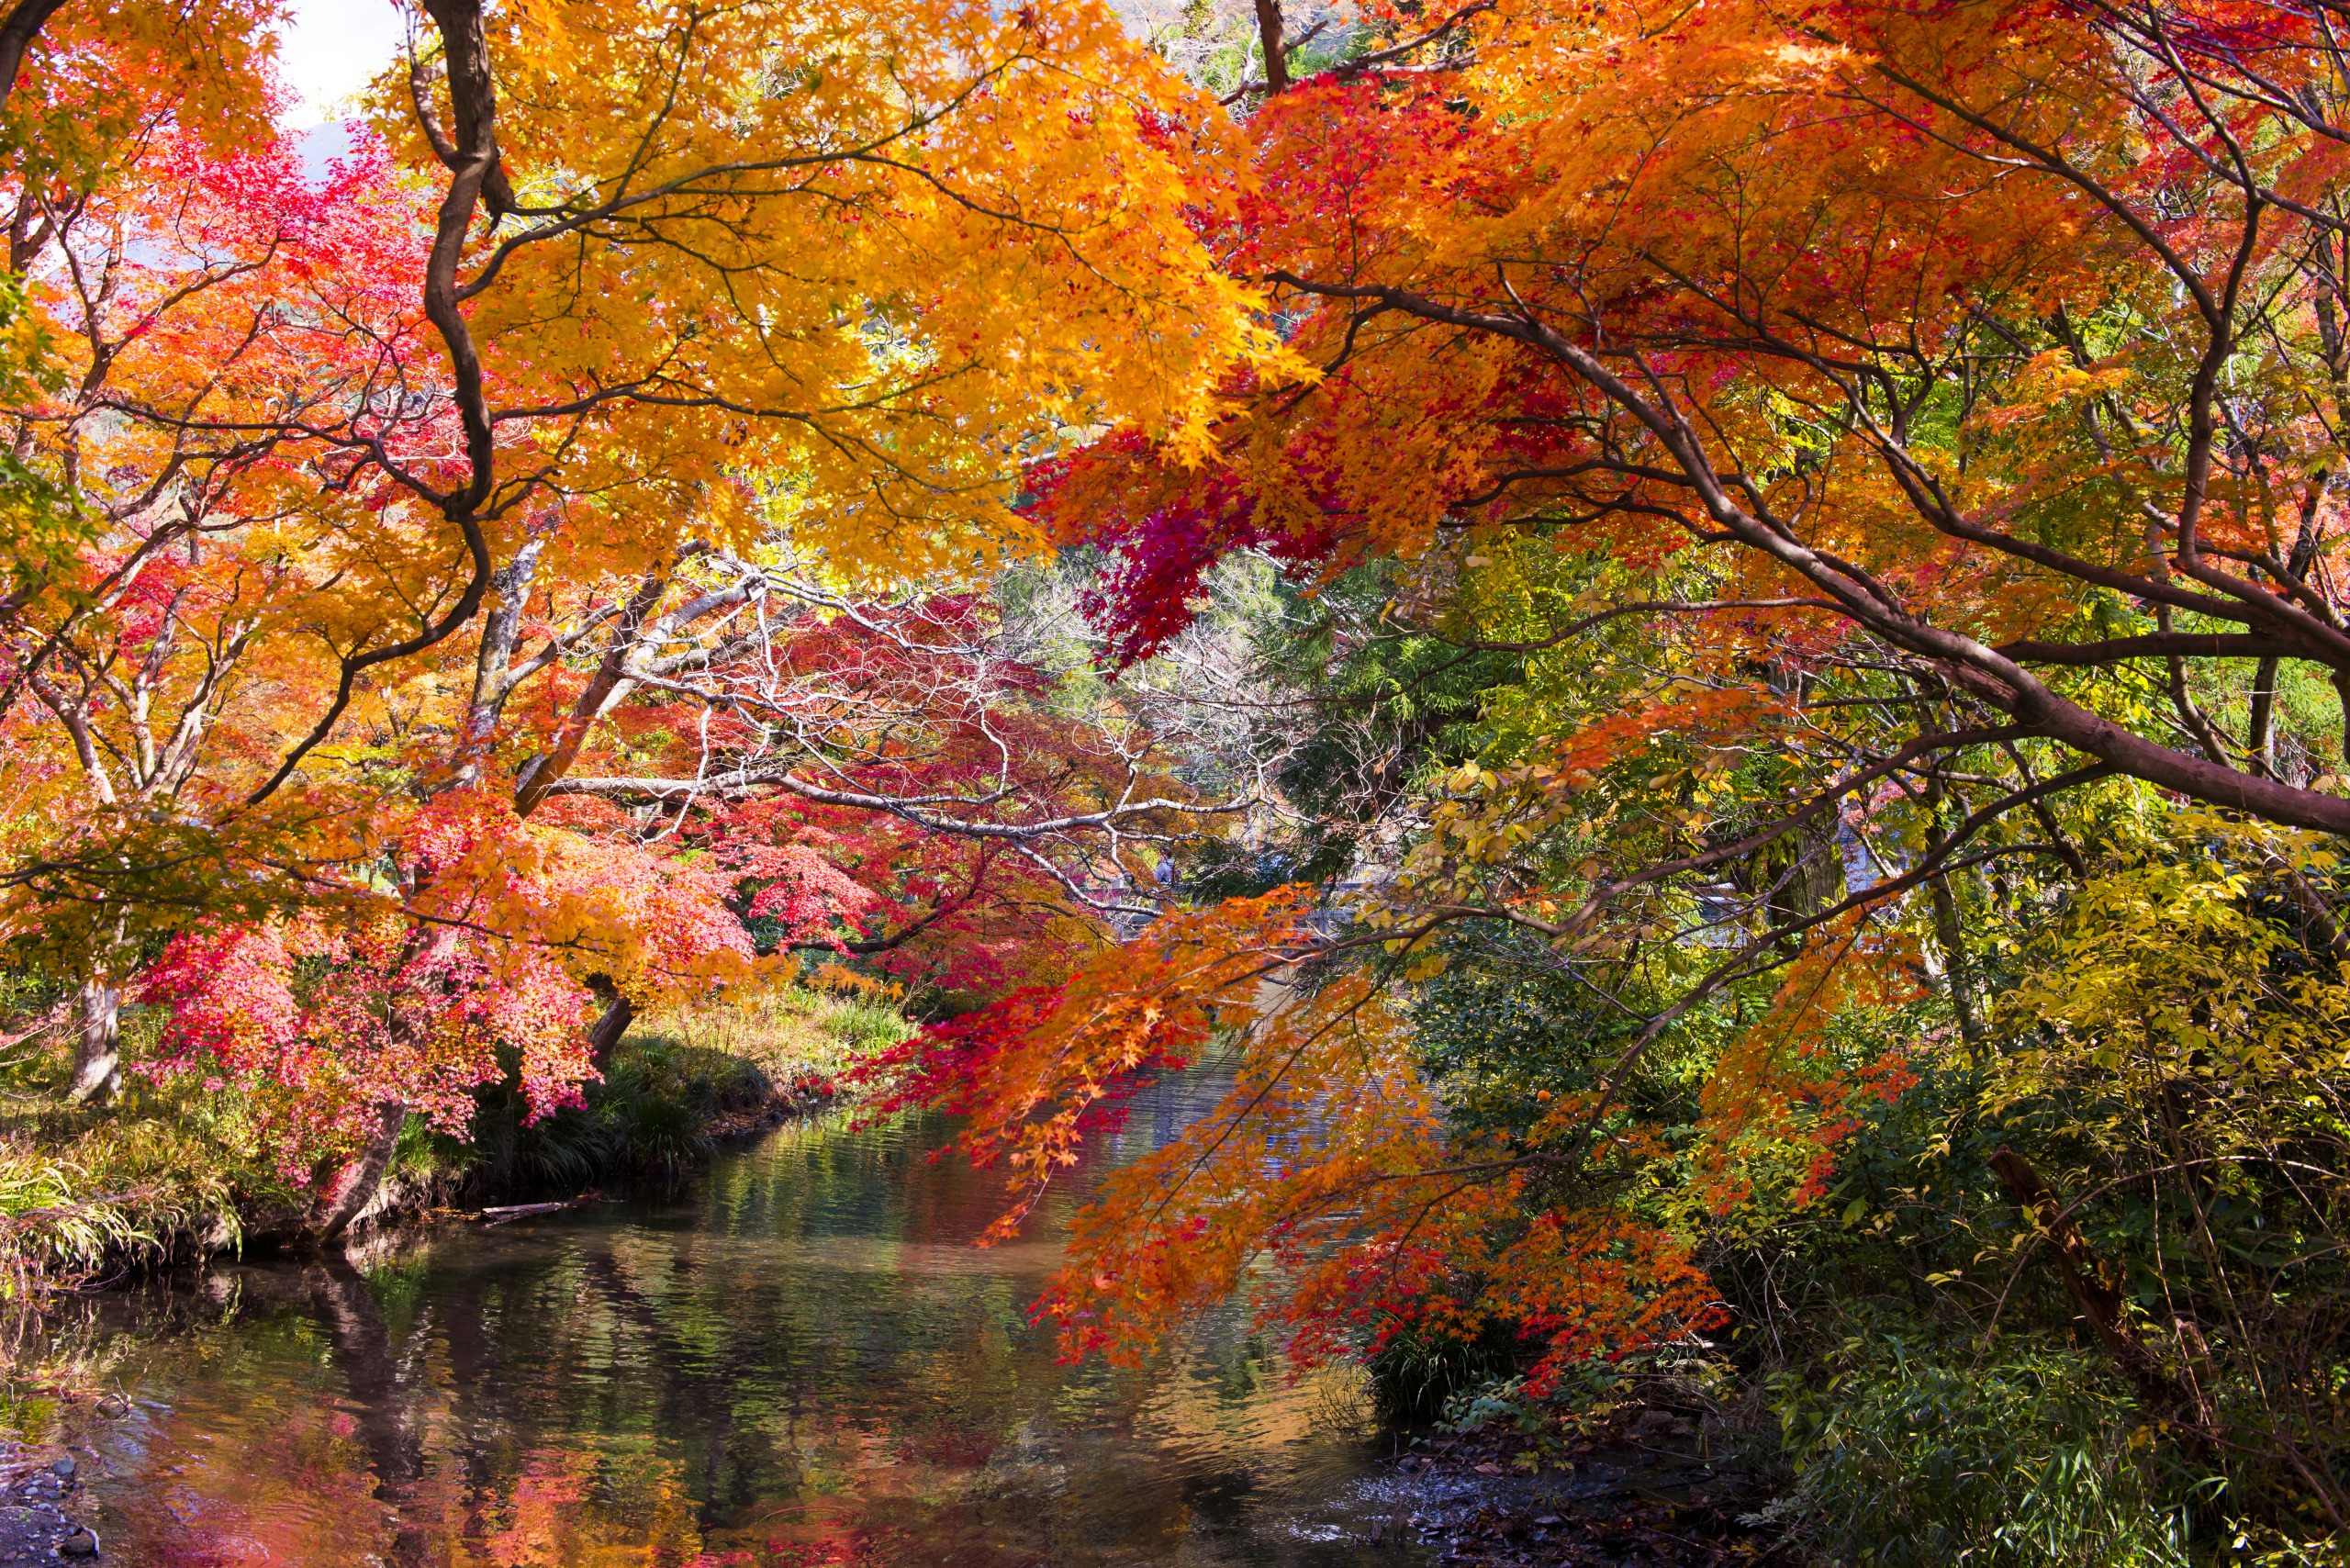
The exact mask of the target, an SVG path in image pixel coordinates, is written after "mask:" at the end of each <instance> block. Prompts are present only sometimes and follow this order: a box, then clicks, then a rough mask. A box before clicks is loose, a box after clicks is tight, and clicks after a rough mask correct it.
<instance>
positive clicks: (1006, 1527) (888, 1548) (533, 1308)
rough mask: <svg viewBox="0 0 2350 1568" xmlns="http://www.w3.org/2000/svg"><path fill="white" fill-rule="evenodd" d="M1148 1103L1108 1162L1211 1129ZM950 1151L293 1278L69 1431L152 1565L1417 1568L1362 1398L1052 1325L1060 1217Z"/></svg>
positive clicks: (729, 1185) (273, 1277)
mask: <svg viewBox="0 0 2350 1568" xmlns="http://www.w3.org/2000/svg"><path fill="white" fill-rule="evenodd" d="M1203 1092H1204V1088H1203V1087H1200V1086H1187V1085H1185V1084H1184V1083H1182V1082H1181V1081H1171V1082H1169V1083H1165V1084H1161V1085H1158V1086H1156V1087H1154V1088H1153V1089H1152V1090H1150V1091H1147V1092H1146V1093H1145V1094H1144V1096H1143V1097H1142V1100H1141V1103H1138V1104H1137V1106H1136V1116H1135V1119H1134V1121H1133V1122H1132V1124H1131V1125H1130V1126H1129V1127H1128V1129H1127V1130H1126V1131H1125V1133H1124V1134H1123V1135H1121V1136H1120V1137H1118V1138H1117V1139H1115V1140H1113V1142H1112V1143H1111V1144H1110V1145H1109V1146H1108V1147H1107V1148H1105V1153H1106V1154H1107V1156H1108V1157H1109V1158H1113V1159H1114V1158H1117V1157H1118V1156H1119V1155H1120V1154H1121V1153H1126V1154H1131V1153H1133V1152H1136V1150H1138V1149H1139V1148H1142V1147H1144V1146H1147V1144H1148V1143H1150V1142H1152V1141H1153V1140H1154V1139H1157V1138H1163V1137H1167V1136H1169V1134H1170V1133H1171V1132H1172V1130H1173V1128H1174V1127H1175V1126H1179V1125H1180V1124H1181V1121H1182V1119H1184V1117H1185V1115H1186V1114H1188V1112H1189V1111H1190V1110H1191V1108H1192V1105H1193V1104H1195V1103H1198V1096H1199V1095H1200V1094H1201V1093H1203ZM943 1136H944V1135H943V1129H941V1128H939V1127H937V1126H921V1127H912V1128H898V1129H890V1130H880V1131H868V1132H850V1131H846V1130H844V1129H843V1128H841V1127H839V1126H823V1125H814V1126H795V1127H787V1128H785V1129H783V1130H781V1131H780V1132H778V1133H777V1134H776V1135H775V1136H774V1137H771V1138H770V1139H768V1140H767V1141H766V1142H764V1143H763V1144H761V1145H760V1146H759V1147H757V1148H753V1149H750V1150H747V1151H744V1152H740V1153H734V1154H729V1155H726V1156H724V1157H722V1158H721V1159H719V1160H718V1162H717V1163H716V1164H715V1166H714V1167H713V1168H712V1169H711V1170H710V1171H709V1172H708V1173H707V1174H706V1175H705V1176H704V1177H703V1178H702V1179H701V1180H700V1181H699V1182H698V1183H696V1184H695V1185H694V1186H693V1187H692V1188H690V1189H689V1190H688V1191H687V1192H686V1193H684V1194H682V1195H680V1196H679V1197H677V1198H676V1199H673V1200H669V1201H666V1202H651V1201H647V1202H642V1203H638V1204H612V1205H608V1206H606V1207H604V1208H601V1209H593V1210H587V1211H581V1212H580V1213H577V1214H575V1215H565V1216H562V1217H560V1218H557V1219H555V1220H554V1221H551V1222H544V1223H541V1224H538V1225H536V1226H514V1227H511V1228H509V1229H507V1230H503V1231H489V1232H482V1231H476V1230H464V1231H455V1230H450V1231H443V1232H442V1233H439V1234H436V1235H431V1236H428V1237H422V1238H416V1239H413V1240H410V1241H408V1242H404V1243H400V1244H397V1245H396V1247H395V1248H394V1249H391V1250H389V1251H387V1252H386V1254H385V1255H384V1256H383V1257H382V1258H381V1259H379V1260H374V1261H373V1262H371V1263H369V1264H366V1265H364V1266H354V1265H353V1264H349V1263H344V1262H341V1261H337V1262H335V1263H332V1264H322V1263H318V1262H310V1263H301V1262H294V1261H288V1262H284V1263H263V1264H258V1265H252V1266H246V1267H235V1268H228V1269H222V1270H218V1271H214V1272H212V1273H211V1274H208V1275H207V1276H206V1277H205V1278H204V1280H203V1281H201V1282H200V1283H199V1284H198V1285H197V1286H196V1288H194V1289H178V1290H171V1291H166V1290H162V1289H161V1288H157V1289H151V1290H149V1291H147V1292H144V1293H141V1294H136V1295H132V1296H129V1297H125V1298H122V1299H121V1300H119V1301H117V1302H115V1303H111V1304H109V1305H108V1306H107V1308H106V1311H107V1314H108V1318H107V1325H106V1326H107V1327H108V1328H109V1329H111V1330H113V1331H116V1332H124V1333H129V1334H130V1335H133V1336H135V1337H136V1338H137V1349H136V1350H133V1351H132V1352H131V1354H130V1355H129V1357H128V1358H127V1359H126V1361H125V1362H124V1365H123V1372H122V1375H123V1377H124V1379H125V1382H126V1383H127V1385H128V1386H129V1391H130V1392H131V1394H133V1396H134V1401H135V1408H134V1411H133V1413H132V1414H131V1415H130V1416H129V1417H127V1418H123V1419H117V1420H104V1419H100V1418H97V1417H95V1416H90V1415H87V1414H82V1415H75V1416H72V1417H69V1418H68V1419H69V1427H68V1428H67V1429H64V1430H62V1431H61V1432H60V1433H58V1434H55V1435H58V1436H62V1437H64V1438H67V1439H70V1440H73V1441H74V1442H76V1443H77V1444H80V1443H87V1444H88V1445H90V1447H91V1448H93V1449H94V1450H95V1452H96V1455H97V1459H96V1461H95V1464H94V1465H93V1466H92V1467H91V1468H92V1469H93V1470H94V1471H95V1473H94V1474H93V1475H92V1476H91V1481H90V1492H91V1494H92V1495H93V1499H94V1501H95V1504H96V1507H95V1510H94V1511H92V1510H85V1511H88V1512H92V1514H93V1518H94V1519H95V1523H96V1524H97V1526H98V1528H99V1529H100V1531H101V1533H102V1536H103V1539H104V1540H105V1541H106V1549H107V1556H108V1558H109V1559H110V1560H111V1561H114V1562H135V1563H140V1564H153V1565H159V1568H161V1565H177V1568H196V1565H198V1564H203V1565H213V1564H223V1565H226V1564H246V1563H301V1564H364V1563H371V1562H382V1563H399V1564H411V1563H431V1564H443V1563H446V1564H467V1565H472V1564H484V1565H497V1568H522V1565H526V1564H562V1565H565V1568H575V1565H576V1568H588V1565H598V1564H607V1563H609V1564H622V1563H626V1564H663V1565H669V1564H675V1565H677V1568H687V1565H704V1564H707V1565H716V1564H722V1563H723V1564H738V1563H739V1564H744V1565H752V1564H756V1565H760V1568H767V1565H794V1568H798V1565H806V1564H819V1563H857V1564H864V1563H873V1564H896V1563H901V1562H902V1563H914V1562H923V1563H947V1564H968V1565H971V1568H982V1565H985V1568H995V1565H999V1564H1005V1565H1008V1564H1051V1565H1053V1568H1062V1565H1071V1568H1074V1565H1082V1564H1093V1563H1103V1564H1109V1563H1169V1564H1238V1563H1251V1564H1292V1565H1296V1568H1324V1565H1333V1568H1335V1565H1337V1564H1351V1563H1356V1562H1363V1563H1369V1562H1373V1561H1376V1562H1380V1563H1382V1564H1404V1563H1409V1562H1413V1561H1415V1558H1414V1556H1413V1554H1412V1553H1410V1552H1408V1551H1397V1550H1396V1549H1394V1548H1393V1547H1382V1548H1371V1547H1369V1546H1367V1545H1365V1544H1364V1542H1365V1541H1366V1540H1367V1538H1368V1535H1369V1532H1370V1529H1371V1527H1372V1525H1373V1523H1374V1522H1375V1521H1378V1520H1382V1519H1387V1518H1393V1514H1394V1513H1395V1512H1396V1508H1397V1505H1396V1504H1395V1502H1394V1501H1393V1498H1392V1497H1391V1496H1390V1495H1388V1491H1387V1487H1386V1484H1385V1483H1384V1482H1383V1481H1382V1478H1381V1476H1380V1474H1379V1473H1377V1472H1376V1471H1375V1470H1374V1469H1373V1468H1372V1467H1371V1463H1370V1459H1371V1450H1370V1449H1369V1447H1368V1443H1369V1434H1368V1432H1367V1430H1366V1427H1365V1423H1364V1418H1363V1415H1362V1408H1361V1401H1360V1398H1359V1397H1358V1396H1357V1395H1356V1394H1355V1392H1354V1390H1353V1388H1352V1386H1351V1384H1349V1383H1346V1382H1345V1381H1344V1380H1342V1379H1336V1378H1315V1379H1307V1380H1304V1381H1303V1382H1300V1383H1290V1382H1289V1380H1288V1379H1287V1378H1286V1377H1285V1376H1284V1374H1283V1372H1281V1368H1280V1367H1279V1366H1278V1364H1277V1363H1276V1362H1275V1361H1274V1360H1273V1359H1272V1358H1271V1357H1270V1355H1269V1354H1267V1353H1266V1352H1265V1350H1263V1349H1262V1348H1261V1347H1259V1346H1256V1345H1252V1344H1250V1343H1249V1342H1248V1340H1247V1338H1246V1337H1245V1334H1244V1332H1243V1326H1242V1325H1241V1323H1240V1322H1239V1320H1238V1318H1237V1316H1235V1317H1234V1318H1232V1319H1230V1320H1228V1321H1226V1322H1224V1323H1221V1324H1217V1325H1212V1326H1210V1327H1208V1328H1207V1329H1206V1330H1204V1331H1203V1333H1202V1334H1201V1335H1199V1336H1198V1337H1197V1338H1195V1339H1194V1340H1193V1342H1192V1344H1191V1345H1190V1346H1189V1347H1188V1349H1187V1350H1185V1351H1184V1352H1183V1353H1182V1354H1181V1355H1180V1356H1178V1357H1177V1358H1176V1359H1175V1360H1174V1361H1171V1362H1170V1363H1168V1364H1164V1365H1162V1366H1160V1367H1158V1368H1156V1369H1154V1370H1153V1371H1152V1372H1148V1373H1146V1374H1141V1375H1125V1374H1113V1373H1110V1372H1104V1371H1102V1370H1101V1369H1099V1368H1084V1369H1072V1368H1069V1367H1064V1366H1060V1365H1057V1364H1056V1363H1055V1361H1054V1359H1053V1354H1052V1346H1051V1344H1050V1342H1049V1340H1048V1338H1047V1337H1046V1335H1045V1334H1044V1333H1043V1332H1042V1331H1039V1330H1035V1329H1032V1328H1030V1327H1029V1326H1028V1325H1027V1323H1026V1320H1025V1313H1024V1309H1025V1307H1026V1305H1027V1304H1028V1302H1029V1301H1030V1299H1031V1298H1032V1297H1033V1296H1034V1295H1035V1292H1036V1290H1037V1288H1038V1287H1039V1285H1040V1284H1041V1283H1042V1282H1043V1279H1044V1276H1045V1274H1046V1271H1048V1270H1049V1268H1050V1267H1051V1264H1052V1262H1053V1260H1054V1257H1055V1255H1056V1252H1057V1244H1056V1243H1055V1242H1054V1241H1053V1240H1052V1239H1051V1237H1052V1233H1053V1230H1054V1228H1055V1219H1056V1217H1057V1216H1054V1215H1045V1216H1042V1220H1041V1223H1038V1224H1035V1225H1033V1226H1032V1231H1033V1232H1034V1234H1033V1235H1032V1236H1031V1237H1030V1238H1024V1239H1023V1240H1021V1241H1018V1242H1016V1243H1013V1244H1012V1245H1009V1246H1004V1247H999V1248H995V1249H989V1250H986V1251H980V1250H978V1249H974V1248H973V1247H971V1245H970V1244H969V1238H971V1237H972V1236H973V1235H974V1234H976V1233H977V1231H978V1230H979V1227H980V1226H982V1225H984V1224H985V1222H986V1221H987V1219H988V1218H989V1217H990V1215H991V1214H992V1213H993V1211H994V1205H995V1204H996V1203H997V1202H998V1201H999V1198H1000V1189H999V1188H997V1187H996V1186H995V1185H994V1183H993V1182H992V1181H991V1180H990V1177H989V1176H988V1175H987V1174H986V1173H984V1172H979V1173H975V1172H973V1171H971V1170H968V1168H966V1167H965V1166H963V1165H962V1164H961V1162H960V1161H957V1160H954V1159H942V1160H940V1161H938V1162H937V1163H935V1164H934V1163H930V1162H929V1161H928V1160H927V1159H926V1158H925V1156H926V1155H927V1153H928V1151H929V1150H930V1149H931V1148H934V1147H935V1145H936V1143H937V1141H938V1140H939V1139H940V1138H941V1137H943Z"/></svg>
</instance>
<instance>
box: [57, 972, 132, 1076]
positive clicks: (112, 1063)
mask: <svg viewBox="0 0 2350 1568" xmlns="http://www.w3.org/2000/svg"><path fill="white" fill-rule="evenodd" d="M121 1014H122V993H121V992H120V991H117V990H115V988H114V987H113V986H111V985H108V984H107V983H106V980H104V979H103V978H101V977H99V976H95V975H94V976H92V977H91V978H90V979H89V980H87V981H85V982H84V984H83V987H82V1032H81V1034H80V1035H79V1036H77V1037H76V1038H75V1039H74V1042H73V1088H72V1089H70V1090H68V1091H67V1092H66V1098H67V1099H68V1100H71V1101H72V1102H73V1103H75V1104H77V1105H81V1104H94V1105H95V1104H103V1103H105V1102H106V1097H107V1096H108V1095H110V1094H112V1093H113V1092H115V1090H116V1088H117V1086H118V1085H119V1084H120V1083H121V1081H122V1057H121V1043H122V1027H121Z"/></svg>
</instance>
